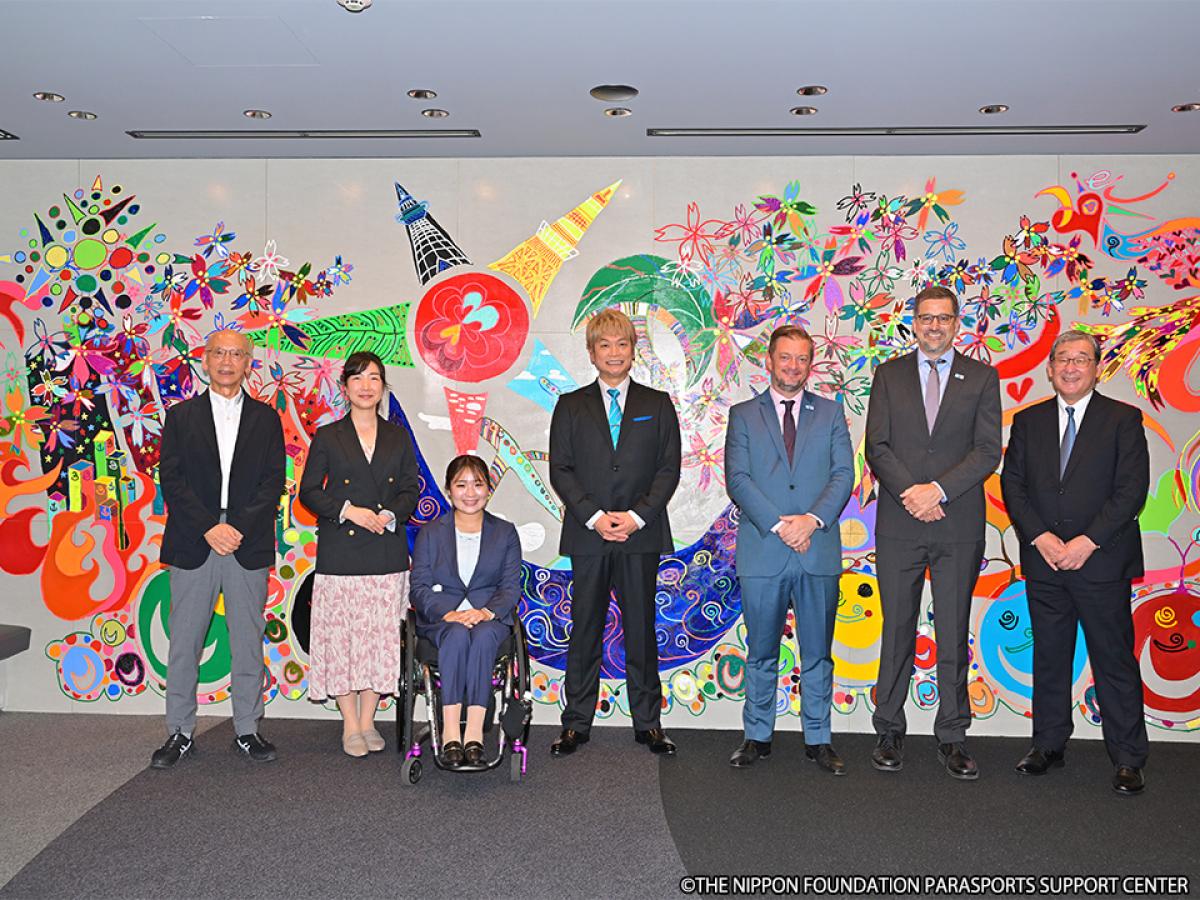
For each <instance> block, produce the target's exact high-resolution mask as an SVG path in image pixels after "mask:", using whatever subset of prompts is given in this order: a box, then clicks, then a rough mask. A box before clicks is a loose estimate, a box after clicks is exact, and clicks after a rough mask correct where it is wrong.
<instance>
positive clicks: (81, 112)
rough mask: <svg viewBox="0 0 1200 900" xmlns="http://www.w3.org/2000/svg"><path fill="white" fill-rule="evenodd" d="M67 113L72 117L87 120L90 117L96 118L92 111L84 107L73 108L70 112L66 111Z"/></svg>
mask: <svg viewBox="0 0 1200 900" xmlns="http://www.w3.org/2000/svg"><path fill="white" fill-rule="evenodd" d="M67 115H68V116H70V117H71V118H72V119H84V120H86V121H88V122H90V121H91V120H92V119H94V118H96V114H95V113H94V112H88V111H87V110H85V109H73V110H71V111H70V112H68V113H67Z"/></svg>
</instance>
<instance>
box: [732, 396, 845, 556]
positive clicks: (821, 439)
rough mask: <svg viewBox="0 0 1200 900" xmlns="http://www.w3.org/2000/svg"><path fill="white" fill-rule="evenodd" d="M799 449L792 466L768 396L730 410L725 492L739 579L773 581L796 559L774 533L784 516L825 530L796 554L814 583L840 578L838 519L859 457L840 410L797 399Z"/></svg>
mask: <svg viewBox="0 0 1200 900" xmlns="http://www.w3.org/2000/svg"><path fill="white" fill-rule="evenodd" d="M796 400H797V401H798V402H797V406H798V410H797V412H798V413H799V416H798V420H797V423H796V449H795V453H794V455H793V457H792V462H791V464H790V465H789V464H788V459H787V450H786V449H785V448H784V444H783V431H782V430H781V429H780V427H779V414H778V413H776V412H775V402H774V399H773V398H772V397H771V392H770V391H769V390H767V391H763V392H762V394H760V395H759V396H757V397H754V398H752V399H750V400H745V401H743V402H741V403H738V404H736V405H735V406H733V407H732V408H731V409H730V410H729V427H728V428H727V429H726V431H725V489H726V491H728V493H729V499H731V500H732V501H733V502H734V503H736V504H737V505H738V509H739V510H740V511H741V519H740V520H739V522H738V536H737V571H738V574H740V575H757V576H769V575H777V574H778V573H779V572H781V571H783V567H784V566H786V565H787V563H788V560H789V559H791V558H792V557H793V556H794V555H796V554H795V551H794V550H792V549H791V548H790V547H788V545H787V544H785V543H784V542H783V540H782V539H781V538H780V537H778V536H777V535H774V534H772V533H771V529H772V528H773V527H774V526H775V525H776V524H777V523H778V522H779V517H780V516H785V515H797V514H800V515H802V514H804V513H812V514H813V515H815V516H817V518H819V519H820V520H821V521H822V522H824V523H825V527H824V528H818V529H817V530H816V531H814V532H813V535H812V544H811V546H810V547H809V549H808V551H807V552H806V553H801V554H799V560H800V566H801V568H802V569H804V571H805V572H808V573H809V574H811V575H825V576H830V575H833V576H837V575H841V574H842V532H841V524H840V523H839V521H838V517H839V516H840V515H841V514H842V510H843V509H844V508H845V506H846V501H847V500H849V499H850V491H851V489H852V488H853V486H854V450H853V449H852V448H851V446H850V429H849V428H847V427H846V414H845V413H844V412H843V411H842V405H841V404H840V403H837V402H835V401H833V400H827V399H826V398H824V397H818V396H816V395H815V394H810V393H809V392H808V391H802V392H801V393H800V395H799V396H798V397H797V398H796Z"/></svg>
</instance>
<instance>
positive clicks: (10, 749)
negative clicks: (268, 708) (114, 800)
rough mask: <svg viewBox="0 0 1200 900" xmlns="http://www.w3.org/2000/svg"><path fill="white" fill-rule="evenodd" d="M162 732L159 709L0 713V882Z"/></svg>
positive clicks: (137, 766) (101, 794) (121, 778)
mask: <svg viewBox="0 0 1200 900" xmlns="http://www.w3.org/2000/svg"><path fill="white" fill-rule="evenodd" d="M218 721H220V720H219V719H217V718H202V719H200V720H199V721H198V722H197V728H196V731H197V733H198V734H202V733H203V732H204V731H205V730H207V729H209V728H211V727H212V726H213V725H215V724H216V723H217V722H218ZM164 737H165V725H164V724H163V719H162V716H122V715H83V714H62V715H56V714H52V713H19V712H3V713H0V761H2V764H0V806H2V807H3V810H4V814H3V815H0V885H3V884H4V883H5V882H7V881H8V880H9V879H10V878H12V876H13V875H15V874H16V873H17V872H18V871H19V870H20V869H21V867H22V866H24V865H25V864H26V863H27V862H29V861H30V860H31V859H33V858H34V856H36V855H37V854H38V853H39V852H40V851H41V849H42V848H43V847H45V846H46V845H47V844H49V843H50V842H51V841H52V840H54V838H56V837H58V835H59V834H61V833H62V831H63V830H64V829H65V828H67V826H69V825H70V824H71V823H72V822H74V821H75V820H76V819H78V818H79V817H80V816H82V815H83V814H84V813H86V812H87V811H88V810H89V809H91V808H92V807H93V806H94V805H95V804H97V803H99V802H100V801H101V800H103V799H104V798H105V797H107V796H108V795H109V794H111V793H112V792H113V791H114V790H116V789H117V788H119V787H120V786H121V785H123V784H124V783H125V782H126V781H128V780H129V779H130V778H132V777H133V776H134V775H136V774H137V773H138V772H140V771H141V770H143V769H144V768H146V763H147V762H149V760H150V753H151V752H152V751H153V750H154V748H155V747H157V746H158V745H159V744H161V743H162V741H163V739H164ZM14 810H15V811H18V813H19V814H17V815H13V814H12V811H14Z"/></svg>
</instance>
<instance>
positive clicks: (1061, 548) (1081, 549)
mask: <svg viewBox="0 0 1200 900" xmlns="http://www.w3.org/2000/svg"><path fill="white" fill-rule="evenodd" d="M1033 546H1035V547H1037V550H1038V553H1040V554H1042V559H1044V560H1045V561H1046V565H1048V566H1049V567H1050V568H1051V569H1053V570H1054V571H1055V572H1074V571H1076V570H1078V569H1081V568H1083V564H1084V563H1086V562H1087V561H1088V559H1090V558H1091V555H1092V554H1093V553H1095V552H1096V550H1097V547H1096V544H1095V543H1093V541H1092V539H1091V538H1089V537H1088V536H1087V535H1086V534H1081V535H1079V536H1078V537H1073V538H1071V539H1070V540H1069V541H1063V539H1062V538H1060V537H1059V536H1058V535H1057V534H1051V533H1050V532H1049V531H1045V532H1043V533H1042V534H1039V535H1038V536H1037V537H1036V538H1034V541H1033Z"/></svg>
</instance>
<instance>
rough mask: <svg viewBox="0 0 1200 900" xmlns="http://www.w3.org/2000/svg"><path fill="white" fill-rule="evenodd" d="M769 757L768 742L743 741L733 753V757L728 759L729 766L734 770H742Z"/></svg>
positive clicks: (769, 745) (769, 744)
mask: <svg viewBox="0 0 1200 900" xmlns="http://www.w3.org/2000/svg"><path fill="white" fill-rule="evenodd" d="M770 755H771V742H770V741H752V740H749V739H747V740H744V741H742V743H741V744H740V745H739V746H738V748H737V749H736V750H734V751H733V756H731V757H729V764H730V765H731V766H733V767H734V768H735V769H744V768H746V766H752V765H754V764H755V763H756V762H757V761H758V760H760V759H766V758H767V757H769V756H770Z"/></svg>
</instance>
